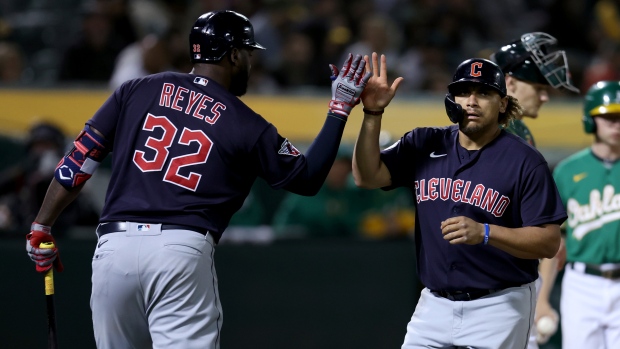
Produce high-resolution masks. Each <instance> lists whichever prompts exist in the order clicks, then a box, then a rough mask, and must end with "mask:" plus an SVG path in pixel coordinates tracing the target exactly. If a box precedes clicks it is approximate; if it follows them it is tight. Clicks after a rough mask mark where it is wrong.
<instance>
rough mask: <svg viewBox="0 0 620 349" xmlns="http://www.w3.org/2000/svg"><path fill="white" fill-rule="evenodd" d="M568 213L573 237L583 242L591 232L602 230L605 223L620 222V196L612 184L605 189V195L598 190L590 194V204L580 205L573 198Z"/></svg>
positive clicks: (568, 203)
mask: <svg viewBox="0 0 620 349" xmlns="http://www.w3.org/2000/svg"><path fill="white" fill-rule="evenodd" d="M566 207H567V211H568V220H567V222H568V226H569V227H571V228H574V230H573V236H574V237H575V238H576V239H577V240H581V239H582V238H583V237H584V236H586V235H587V234H588V233H589V232H591V231H593V230H596V229H599V228H601V227H602V226H603V225H604V224H605V223H610V222H613V221H616V220H620V194H616V193H615V189H614V187H613V186H612V185H611V184H608V185H606V186H605V187H604V188H603V193H602V194H601V192H600V191H599V190H597V189H594V190H592V191H591V192H590V202H589V203H587V204H585V205H583V206H582V205H579V202H578V201H577V200H575V199H573V198H570V199H568V202H567V203H566Z"/></svg>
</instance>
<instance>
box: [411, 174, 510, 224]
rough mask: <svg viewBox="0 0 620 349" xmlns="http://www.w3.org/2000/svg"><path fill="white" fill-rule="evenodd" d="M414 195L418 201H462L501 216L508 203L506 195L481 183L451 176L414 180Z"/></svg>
mask: <svg viewBox="0 0 620 349" xmlns="http://www.w3.org/2000/svg"><path fill="white" fill-rule="evenodd" d="M415 195H416V200H417V202H418V203H420V202H422V201H428V200H432V201H435V200H437V199H441V200H443V201H447V200H452V201H454V202H463V203H466V204H470V205H472V206H477V207H480V208H481V209H483V210H485V211H487V212H490V213H491V214H492V215H494V216H495V217H501V216H502V215H503V214H504V212H506V208H507V207H508V205H509V204H510V199H509V198H508V197H507V196H506V195H501V196H500V195H499V193H498V192H497V191H496V190H493V189H492V188H488V189H487V188H485V186H484V185H483V184H476V185H473V186H472V183H471V181H464V180H462V179H455V180H453V179H452V178H430V179H428V181H427V180H426V179H421V180H419V181H415Z"/></svg>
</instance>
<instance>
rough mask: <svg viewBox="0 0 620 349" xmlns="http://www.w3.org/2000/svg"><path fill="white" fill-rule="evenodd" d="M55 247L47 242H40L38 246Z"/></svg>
mask: <svg viewBox="0 0 620 349" xmlns="http://www.w3.org/2000/svg"><path fill="white" fill-rule="evenodd" d="M54 247H56V246H54V243H53V242H51V241H47V242H42V243H40V244H39V248H54Z"/></svg>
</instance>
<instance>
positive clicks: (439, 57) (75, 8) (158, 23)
mask: <svg viewBox="0 0 620 349" xmlns="http://www.w3.org/2000/svg"><path fill="white" fill-rule="evenodd" d="M219 9H231V10H235V11H238V12H240V13H243V14H245V15H246V16H248V17H249V18H250V20H251V21H252V23H253V25H254V28H255V32H256V39H257V41H258V42H259V43H261V44H262V45H263V46H265V47H267V49H268V50H267V51H266V52H265V53H264V54H261V55H258V57H257V61H256V62H255V65H254V71H253V76H252V78H253V81H252V86H251V90H250V91H251V92H252V93H274V92H282V91H287V92H290V91H292V90H294V89H296V88H300V89H305V90H307V89H308V88H313V87H327V86H329V80H328V79H326V78H325V75H326V74H328V73H329V70H328V68H327V66H328V64H329V63H335V64H339V63H340V61H342V60H343V57H344V54H345V53H348V52H364V53H366V52H367V53H370V52H372V51H377V52H381V53H385V54H386V55H387V56H388V57H389V59H390V60H392V61H393V62H396V63H395V64H392V65H390V67H392V68H393V70H394V72H393V74H394V75H392V76H403V77H405V85H404V86H402V90H404V91H402V93H407V92H412V93H414V92H420V91H429V92H443V91H444V90H445V85H446V82H448V81H449V79H450V74H451V72H452V71H453V69H454V67H455V66H456V65H458V63H460V62H461V61H463V60H464V59H466V58H470V57H475V56H482V57H488V55H489V53H491V52H492V51H495V50H497V49H498V48H499V47H500V46H501V45H503V44H505V43H507V42H509V41H511V40H513V39H516V38H518V37H519V36H520V35H521V34H522V33H524V32H528V31H544V32H547V33H549V34H551V35H553V36H555V37H556V38H557V39H558V41H559V43H560V46H562V47H563V48H564V49H566V51H567V56H568V61H569V63H570V66H571V71H572V73H573V79H574V80H575V82H576V83H577V85H578V86H581V87H582V90H584V89H585V88H587V87H588V86H590V84H591V83H592V82H594V81H598V80H601V79H602V78H606V79H617V78H619V77H620V49H619V48H620V1H617V0H592V1H583V0H536V1H533V0H506V1H495V0H475V1H474V0H356V1H345V0H54V1H49V0H4V1H2V2H0V80H1V81H2V82H3V83H4V84H18V85H24V86H45V85H58V84H76V83H79V84H82V85H84V84H93V85H99V86H101V85H106V86H109V87H111V88H114V87H116V86H118V85H119V84H120V83H122V82H123V81H124V80H126V79H129V78H133V77H137V76H141V75H145V74H148V73H155V72H160V71H163V70H173V71H180V72H188V71H189V70H190V69H191V67H190V65H189V59H188V51H187V45H186V42H187V35H188V32H189V28H190V27H191V25H192V24H193V22H194V21H195V20H196V18H197V17H198V16H199V15H201V14H202V13H205V12H208V11H211V10H219ZM320 72H323V73H324V74H321V73H320Z"/></svg>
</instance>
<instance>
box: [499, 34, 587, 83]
mask: <svg viewBox="0 0 620 349" xmlns="http://www.w3.org/2000/svg"><path fill="white" fill-rule="evenodd" d="M556 43H557V40H556V39H555V38H554V37H553V36H551V35H549V34H547V33H542V32H535V33H527V34H523V35H521V39H519V40H516V41H513V42H511V43H510V44H508V45H505V46H503V47H502V48H501V49H500V50H499V51H497V52H495V53H493V54H492V55H491V60H493V61H494V62H496V63H497V65H499V66H500V67H501V68H502V71H503V72H504V74H508V75H511V76H514V77H515V78H517V79H519V80H523V81H528V82H533V83H538V84H544V85H551V86H552V87H553V88H560V87H564V88H565V89H567V90H569V91H572V92H575V93H579V89H578V88H577V87H575V86H574V85H573V82H572V80H571V76H570V71H569V70H568V61H567V60H566V53H565V52H564V51H563V50H555V49H554V48H553V45H555V44H556Z"/></svg>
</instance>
